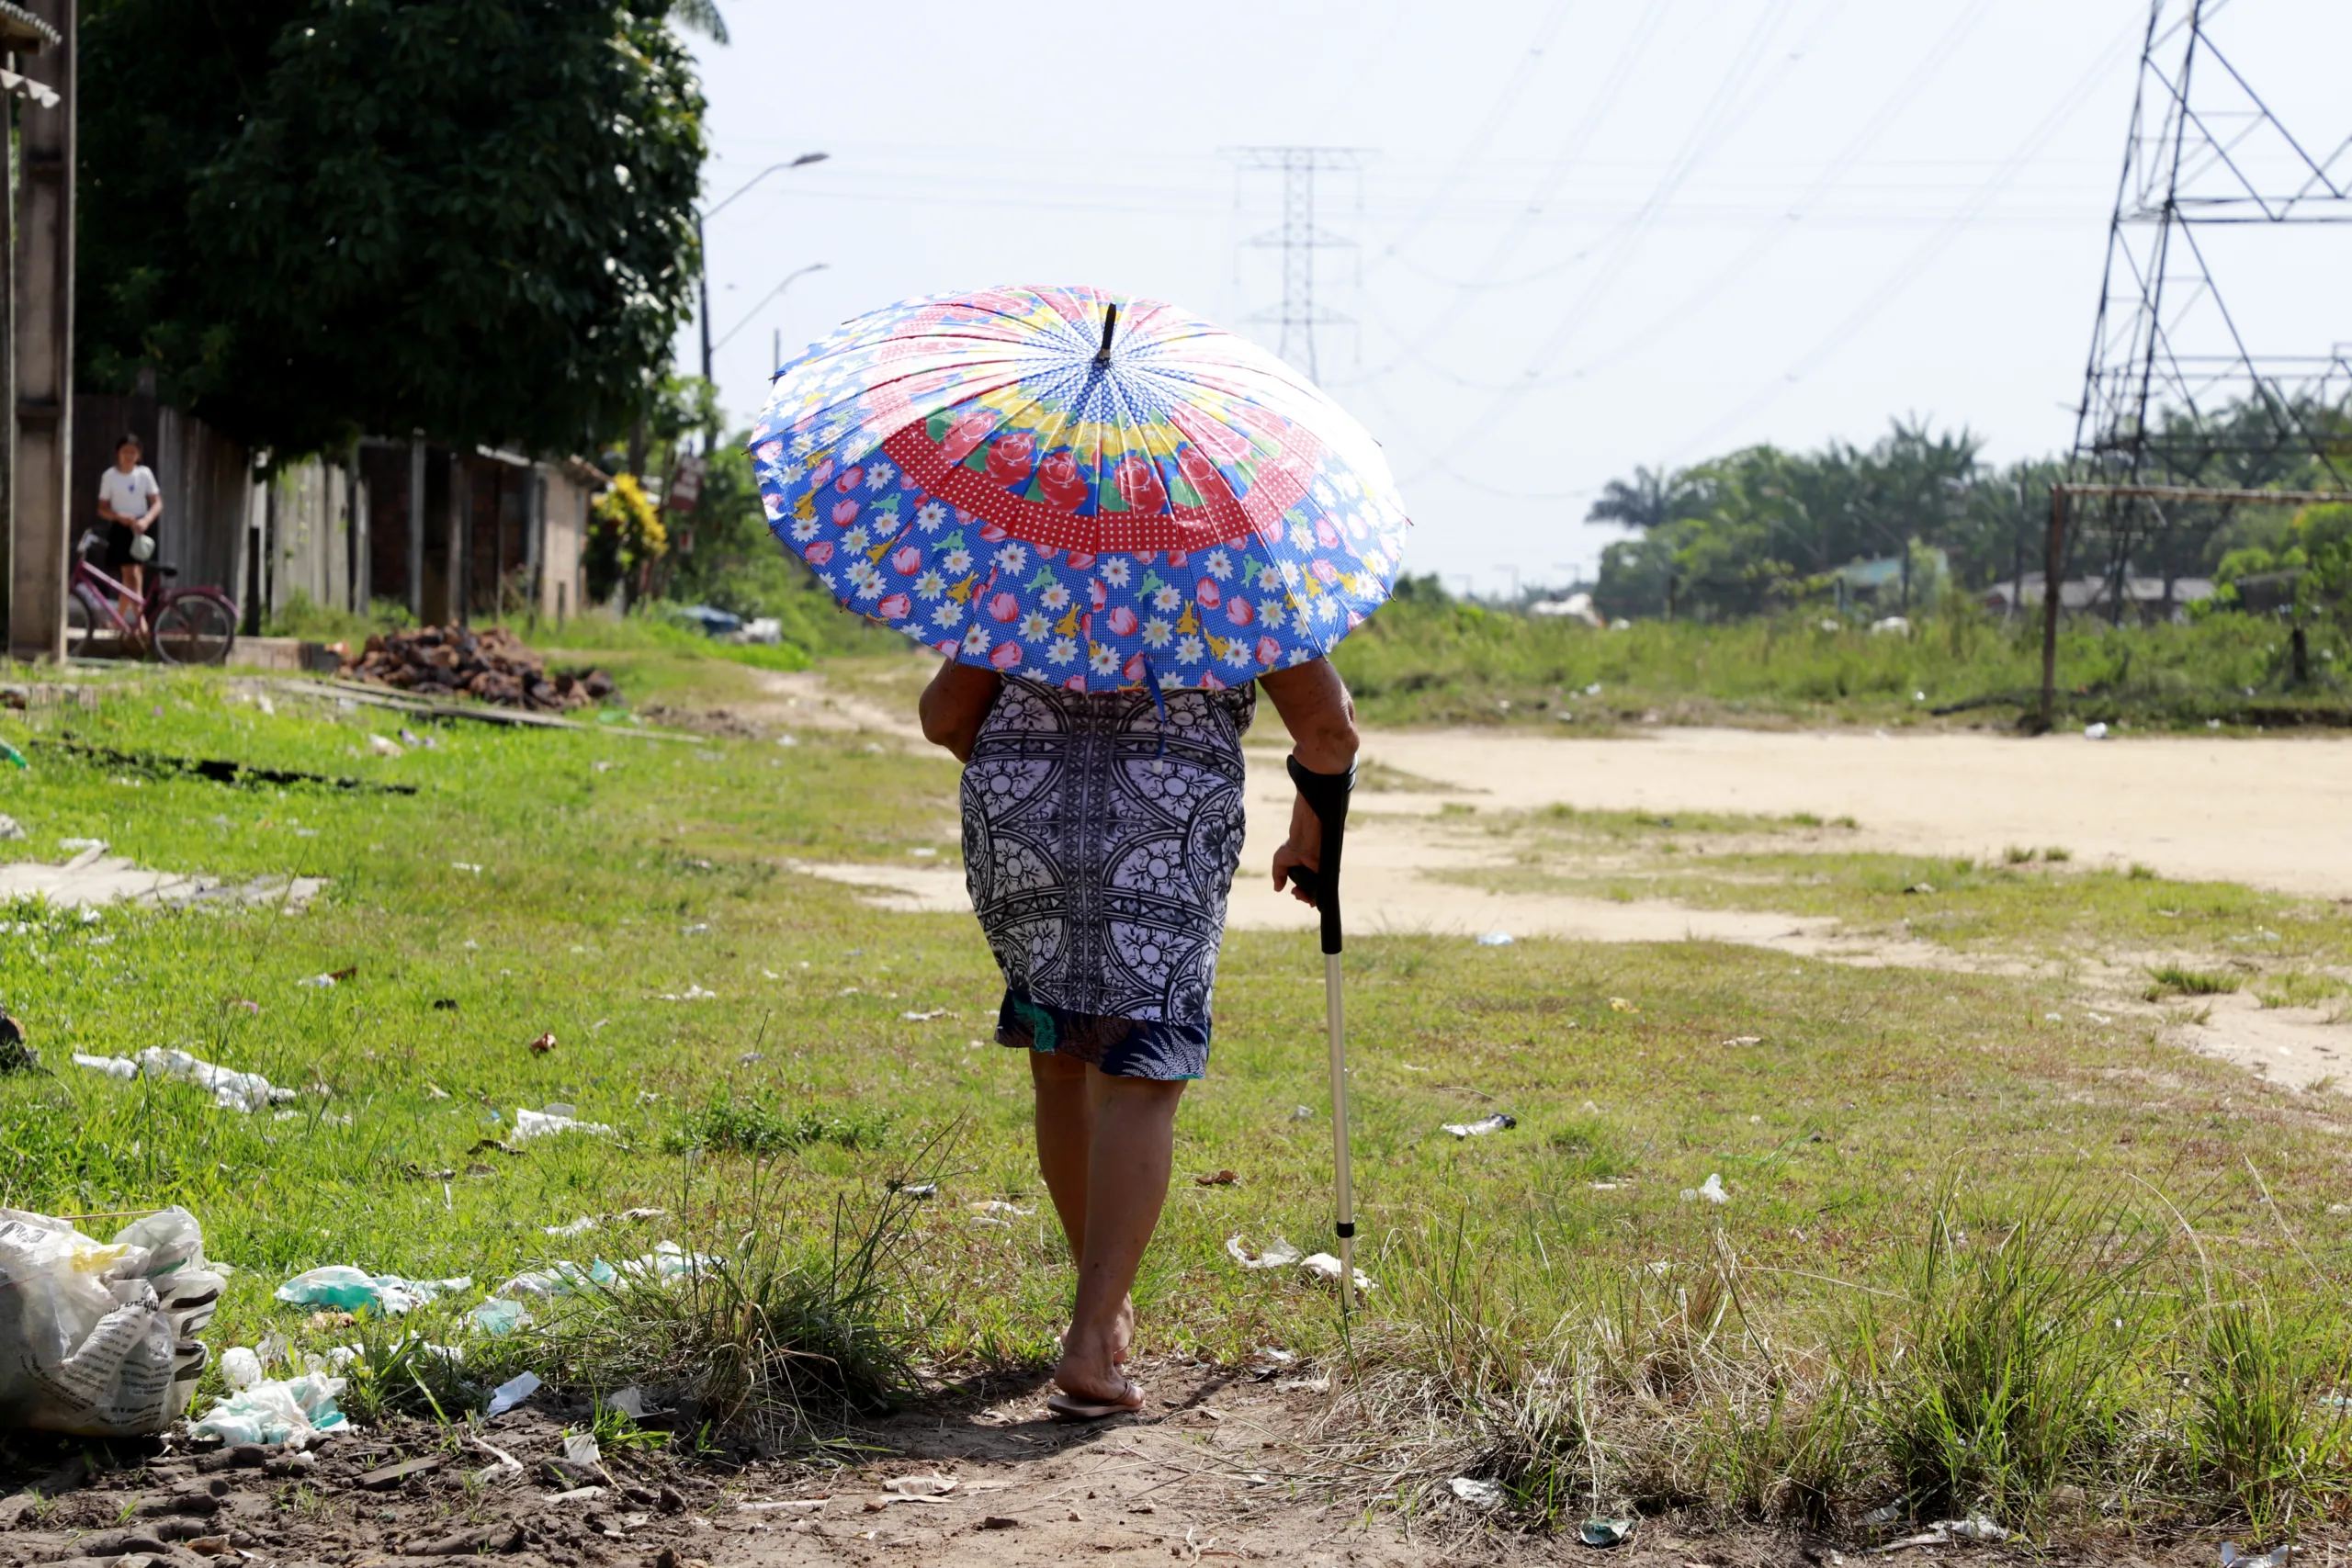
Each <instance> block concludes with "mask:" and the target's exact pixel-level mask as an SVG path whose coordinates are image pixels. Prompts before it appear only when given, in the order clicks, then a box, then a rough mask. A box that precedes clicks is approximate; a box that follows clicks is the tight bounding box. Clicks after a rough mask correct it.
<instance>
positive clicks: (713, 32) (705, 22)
mask: <svg viewBox="0 0 2352 1568" xmlns="http://www.w3.org/2000/svg"><path fill="white" fill-rule="evenodd" d="M670 19H671V20H672V21H673V22H675V23H676V24H677V25H678V26H680V27H682V28H687V29H688V30H690V31H693V32H698V33H701V34H703V35H704V36H706V37H707V38H708V39H710V41H711V42H713V43H719V44H723V43H725V42H726V41H727V18H726V17H722V16H720V15H719V14H718V6H717V5H716V4H714V3H713V0H670Z"/></svg>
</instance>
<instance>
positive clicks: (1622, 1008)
mask: <svg viewBox="0 0 2352 1568" xmlns="http://www.w3.org/2000/svg"><path fill="white" fill-rule="evenodd" d="M1609 1010H1610V1011H1611V1012H1639V1011H1641V1009H1639V1008H1637V1007H1635V1006H1634V1004H1633V1003H1631V1002H1629V1001H1627V1000H1626V999H1625V998H1623V997H1611V998H1609Z"/></svg>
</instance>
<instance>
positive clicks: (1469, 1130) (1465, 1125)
mask: <svg viewBox="0 0 2352 1568" xmlns="http://www.w3.org/2000/svg"><path fill="white" fill-rule="evenodd" d="M1518 1125H1519V1118H1518V1117H1516V1116H1513V1115H1511V1114H1510V1112H1509V1111H1496V1112H1495V1113H1494V1114H1493V1115H1492V1116H1481V1117H1479V1118H1478V1120H1476V1122H1446V1123H1445V1124H1444V1125H1443V1126H1442V1127H1440V1128H1439V1129H1438V1131H1440V1132H1442V1133H1451V1134H1453V1135H1454V1136H1455V1137H1457V1138H1483V1137H1485V1136H1486V1135H1487V1134H1489V1133H1500V1132H1503V1131H1505V1130H1506V1129H1508V1128H1511V1127H1516V1126H1518Z"/></svg>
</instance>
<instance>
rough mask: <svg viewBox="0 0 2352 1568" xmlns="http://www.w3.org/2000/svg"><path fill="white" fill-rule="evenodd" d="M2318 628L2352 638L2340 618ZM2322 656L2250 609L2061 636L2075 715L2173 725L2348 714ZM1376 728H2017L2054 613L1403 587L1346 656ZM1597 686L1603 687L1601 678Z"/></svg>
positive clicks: (2323, 636) (2324, 635)
mask: <svg viewBox="0 0 2352 1568" xmlns="http://www.w3.org/2000/svg"><path fill="white" fill-rule="evenodd" d="M2313 635H2314V636H2315V637H2316V639H2317V640H2318V641H2320V642H2322V643H2324V644H2328V645H2329V646H2330V647H2331V648H2332V647H2333V645H2334V644H2335V642H2338V641H2342V640H2343V638H2342V634H2341V633H2340V632H2339V631H2337V630H2336V629H2335V628H2333V627H2327V628H2320V629H2318V630H2317V631H2316V632H2315V633H2314V634H2313ZM2347 657H2352V645H2347V646H2346V648H2345V649H2338V650H2336V657H2335V659H2333V660H2324V659H2320V658H2319V656H2318V652H2317V650H2314V652H2313V655H2312V670H2313V671H2314V673H2313V675H2312V681H2311V682H2309V683H2307V684H2305V685H2301V686H2298V685H2296V684H2294V682H2293V671H2292V668H2291V660H2290V654H2289V652H2288V650H2287V634H2286V629H2285V628H2284V627H2283V626H2279V625H2278V623H2276V622H2275V621H2273V620H2270V619H2267V618H2263V617H2259V616H2254V615H2239V614H2222V615H2211V616H2209V617H2206V618H2204V619H2202V620H2200V621H2198V622H2195V623H2193V624H2190V625H2187V626H2144V627H2143V626H2124V627H2113V626H2107V625H2106V624H2105V623H2103V622H2099V621H2096V620H2088V619H2085V620H2078V621H2075V622H2071V623H2069V624H2068V625H2067V626H2065V627H2064V630H2063V631H2062V633H2061V635H2060V637H2059V647H2058V694H2059V701H2060V706H2061V709H2062V713H2063V714H2064V716H2068V717H2071V718H2073V719H2074V720H2075V721H2077V722H2088V721H2091V720H2105V721H2108V722H2110V723H2112V722H2114V721H2117V720H2125V721H2129V722H2133V723H2143V724H2161V725H2172V724H2178V725H2199V726H2201V725H2203V724H2205V723H2207V722H2208V721H2210V720H2220V721H2221V722H2223V723H2267V724H2287V723H2294V722H2298V721H2299V720H2304V721H2310V720H2319V719H2325V717H2326V716H2327V715H2329V714H2335V715H2336V716H2335V718H2334V719H2333V720H2332V722H2337V723H2341V722H2344V718H2343V716H2342V711H2343V710H2344V709H2345V708H2346V705H2347V702H2352V688H2347V687H2346V685H2345V683H2344V681H2343V679H2342V678H2341V677H2339V676H2337V675H2335V674H2334V673H2331V671H2335V670H2336V669H2338V668H2340V667H2344V666H2345V662H2346V658H2347ZM1333 661H1334V662H1335V663H1336V664H1337V665H1338V666H1339V668H1340V672H1341V673H1342V674H1344V675H1345V676H1346V677H1347V680H1348V684H1349V688H1350V690H1351V692H1352V693H1353V694H1354V695H1355V698H1356V702H1357V705H1358V707H1359V708H1360V710H1361V711H1362V712H1363V715H1364V716H1366V717H1367V718H1369V719H1371V720H1372V721H1374V722H1375V723H1385V724H1397V723H1483V724H1494V723H1521V722H1535V723H1542V724H1547V725H1556V724H1560V723H1561V722H1562V721H1564V720H1566V721H1567V722H1569V723H1573V724H1577V725H1584V726H1588V727H1589V726H1594V725H1600V726H1603V727H1606V726H1609V725H1612V724H1615V723H1619V722H1623V721H1626V720H1632V719H1639V718H1641V717H1642V716H1644V715H1645V714H1650V713H1655V714H1657V715H1658V716H1661V717H1663V718H1666V719H1669V720H1671V719H1675V718H1678V717H1679V718H1683V719H1689V718H1693V717H1704V716H1737V715H1741V714H1747V715H1751V716H1775V715H1786V716H1797V715H1817V714H1819V713H1821V712H1822V711H1823V710H1827V711H1828V712H1829V713H1830V714H1832V715H1837V716H1848V717H1851V718H1855V719H1861V718H1868V719H1870V720H1871V721H1872V722H1886V721H1888V720H1889V719H1899V718H1902V717H1905V716H1924V715H1927V714H1930V713H1932V712H1934V711H1935V710H1937V709H1950V710H1957V711H1962V712H1965V713H1969V714H1972V715H1981V716H1984V717H1985V718H1986V719H1989V720H1991V721H1994V722H2006V721H2007V720H2008V719H2010V718H2014V717H2015V716H2018V714H2019V713H2020V712H2022V711H2023V710H2025V709H2026V708H2028V707H2030V706H2032V705H2035V704H2036V703H2037V702H2038V700H2039V695H2040V692H2041V626H2040V623H2039V622H2035V621H2030V620H2029V619H2018V620H2012V621H2002V620H1999V619H1997V618H1996V617H1994V616H1992V615H1987V614H1986V613H1985V612H1983V611H1981V610H1978V609H1976V608H1974V607H1973V605H1970V604H1966V603H1964V602H1956V603H1955V604H1952V605H1951V606H1949V607H1947V608H1946V609H1944V610H1942V611H1939V613H1937V614H1935V615H1929V616H1927V617H1924V618H1921V619H1919V620H1917V621H1915V623H1914V625H1913V626H1912V628H1911V629H1910V630H1909V631H1908V632H1905V633H1885V634H1874V633H1872V632H1871V631H1870V630H1869V629H1868V628H1867V627H1865V626H1860V625H1857V624H1854V623H1850V622H1844V621H1838V620H1836V619H1829V620H1826V621H1825V619H1824V618H1823V617H1822V616H1821V615H1818V614H1817V613H1816V614H1814V615H1781V616H1775V617H1769V618H1759V619H1756V620H1748V621H1736V622H1727V623H1722V624H1701V623H1695V622H1663V621H1644V622H1638V623H1635V624H1634V625H1633V626H1628V627H1626V628H1625V629H1623V630H1622V631H1597V630H1594V629H1592V628H1590V627H1588V626H1581V625H1578V624H1577V623H1575V622H1572V621H1567V620H1564V619H1544V618H1538V617H1533V616H1529V615H1519V614H1516V613H1513V612H1510V611H1502V610H1490V609H1487V608H1484V607H1482V606H1479V605H1476V604H1461V603H1455V602H1452V601H1446V600H1432V599H1430V598H1428V597H1420V596H1408V597H1401V598H1398V599H1397V600H1395V601H1393V602H1391V603H1390V604H1386V605H1385V606H1383V607H1382V609H1381V611H1380V613H1379V614H1378V615H1374V616H1373V617H1372V619H1371V620H1370V621H1368V622H1366V623H1365V625H1364V626H1362V627H1360V628H1358V629H1357V630H1356V631H1355V632H1353V633H1351V635H1350V636H1349V637H1348V639H1347V640H1346V641H1345V642H1343V643H1341V644H1340V647H1339V649H1338V650H1337V652H1336V653H1335V654H1334V655H1333ZM1595 687H1597V688H1598V690H1592V689H1591V688H1595Z"/></svg>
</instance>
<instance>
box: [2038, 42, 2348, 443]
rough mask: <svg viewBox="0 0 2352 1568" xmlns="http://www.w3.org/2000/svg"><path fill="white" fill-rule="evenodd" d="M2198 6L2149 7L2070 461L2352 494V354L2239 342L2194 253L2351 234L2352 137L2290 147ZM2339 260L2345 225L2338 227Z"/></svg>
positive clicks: (2208, 260)
mask: <svg viewBox="0 0 2352 1568" xmlns="http://www.w3.org/2000/svg"><path fill="white" fill-rule="evenodd" d="M2220 9H2221V6H2217V5H2215V4H2212V3H2211V0H2154V3H2153V4H2152V5H2151V6H2150V8H2149V15H2148V31H2147V38H2146V41H2145V43H2144V45H2143V49H2142V52H2141V58H2140V75H2139V87H2138V92H2137V93H2136V95H2135V96H2134V98H2133V102H2132V109H2131V136H2130V140H2129V141H2127V143H2126V144H2125V149H2124V157H2123V175H2122V179H2121V181H2120V186H2119V188H2118V190H2117V194H2116V202H2115V214H2114V218H2113V220H2112V222H2111V224H2110V227H2109V235H2108V250H2107V273H2106V278H2105V284H2104V287H2103V288H2102V290H2101V292H2100V298H2099V307H2098V324H2097V326H2096V328H2095V329H2094V332H2093V334H2092V340H2091V351H2090V359H2089V364H2088V366H2087V367H2086V370H2085V372H2084V377H2083V398H2082V402H2081V404H2080V406H2079V409H2078V411H2077V415H2076V420H2075V447H2074V457H2075V468H2076V470H2077V472H2078V473H2079V474H2080V475H2081V477H2083V478H2084V479H2095V480H2102V481H2109V482H2120V483H2148V482H2160V483H2170V484H2179V485H2213V484H2239V485H2245V484H2263V483H2274V482H2278V481H2279V480H2281V479H2285V478H2286V477H2287V474H2286V471H2285V470H2287V469H2288V468H2305V469H2306V472H2308V471H2309V469H2308V466H2309V465H2316V466H2317V472H2316V473H2314V474H2311V475H2310V477H2312V478H2314V479H2322V480H2324V482H2325V483H2327V484H2329V485H2331V486H2336V487H2342V486H2346V485H2347V484H2352V442H2347V441H2346V439H2345V431H2344V429H2343V427H2342V425H2341V424H2340V423H2336V424H2335V426H2334V428H2330V426H2329V422H2328V421H2326V419H2325V418H2324V415H2325V414H2327V413H2328V412H2331V411H2333V412H2336V413H2337V414H2338V415H2339V416H2340V414H2341V412H2342V411H2343V410H2344V409H2345V407H2346V400H2347V398H2352V344H2332V345H2329V346H2328V351H2327V352H2325V353H2312V352H2309V351H2308V350H2306V351H2304V352H2299V353H2287V354H2281V353H2275V352H2269V351H2268V349H2269V348H2270V347H2271V346H2274V345H2260V344H2252V343H2249V342H2248V341H2247V337H2246V334H2245V333H2244V332H2243V331H2242V330H2241V324H2240V321H2239V320H2238V318H2237V317H2235V316H2233V313H2232V311H2231V310H2230V306H2229V302H2228V301H2227V300H2226V299H2224V298H2223V297H2222V279H2221V278H2220V277H2219V276H2217V271H2222V270H2227V269H2226V268H2222V267H2217V266H2216V265H2215V263H2214V260H2213V258H2212V257H2211V254H2210V253H2211V246H2210V245H2209V243H2207V241H2208V239H2209V238H2210V237H2211V236H2210V231H2212V230H2215V229H2217V228H2220V227H2222V226H2237V227H2240V228H2243V227H2245V226H2248V225H2275V226H2281V227H2283V226H2287V225H2298V226H2300V225H2314V224H2343V225H2352V136H2345V137H2342V138H2340V139H2338V140H2335V141H2329V142H2325V143H2313V142H2310V141H2304V140H2301V139H2300V138H2299V137H2298V136H2297V134H2296V133H2295V131H2294V130H2291V129H2290V128H2289V127H2288V126H2287V125H2286V124H2284V123H2283V122H2282V121H2281V120H2280V118H2278V116H2277V115H2276V114H2274V113H2273V112H2272V111H2271V108H2270V107H2269V105H2267V103H2265V102H2264V100H2263V98H2262V96H2261V95H2260V94H2259V93H2258V92H2257V91H2256V89H2255V87H2254V86H2253V85H2252V84H2251V83H2249V82H2248V81H2247V79H2246V77H2245V75H2244V74H2243V73H2241V72H2240V70H2239V69H2238V67H2237V66H2236V65H2234V64H2233V63H2232V62H2231V60H2230V58H2229V56H2228V55H2227V54H2225V53H2224V52H2223V51H2222V48H2221V47H2220V45H2218V44H2217V43H2216V42H2215V40H2214V39H2213V37H2212V34H2211V19H2212V17H2213V16H2214V15H2215V13H2217V12H2218V11H2219V10H2220ZM2345 234H2346V241H2347V244H2346V261H2347V264H2352V228H2347V229H2346V231H2345Z"/></svg>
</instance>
